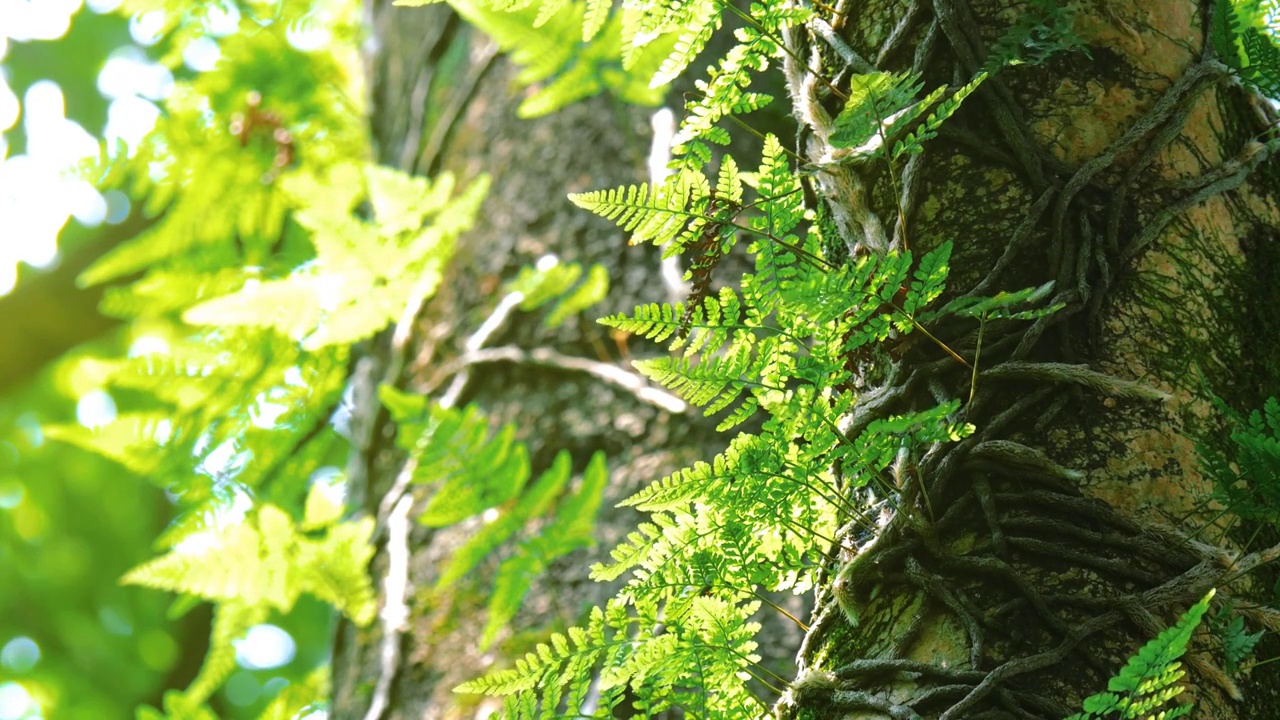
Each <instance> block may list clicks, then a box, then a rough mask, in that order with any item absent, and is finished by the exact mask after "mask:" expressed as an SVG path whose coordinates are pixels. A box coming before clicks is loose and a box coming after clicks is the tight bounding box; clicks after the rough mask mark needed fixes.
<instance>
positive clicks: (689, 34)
mask: <svg viewBox="0 0 1280 720" xmlns="http://www.w3.org/2000/svg"><path fill="white" fill-rule="evenodd" d="M682 14H683V15H684V17H685V21H684V22H683V23H681V27H680V29H679V31H678V33H677V35H676V43H675V47H673V48H672V50H671V54H670V55H668V56H667V58H666V59H665V60H663V61H662V65H661V67H659V68H658V72H657V73H656V74H655V75H654V76H653V79H652V80H650V81H649V87H660V86H662V85H666V84H668V83H670V82H671V81H673V80H675V79H676V78H678V77H680V76H681V75H682V74H684V71H685V69H686V68H688V67H689V64H690V63H692V62H693V59H694V58H696V57H697V56H698V54H699V53H701V52H702V50H703V49H704V48H705V47H706V46H707V41H708V40H710V39H711V35H712V34H713V33H715V31H716V30H719V29H720V8H719V7H718V6H717V4H716V0H694V1H693V2H690V3H689V4H688V8H687V9H685V10H684V11H683V13H682Z"/></svg>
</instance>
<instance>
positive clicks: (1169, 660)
mask: <svg viewBox="0 0 1280 720" xmlns="http://www.w3.org/2000/svg"><path fill="white" fill-rule="evenodd" d="M1211 598H1213V591H1212V590H1210V591H1209V593H1208V594H1207V595H1205V596H1204V597H1203V598H1202V599H1201V600H1200V602H1198V603H1196V604H1195V605H1192V606H1191V608H1190V609H1189V610H1187V611H1186V612H1185V613H1183V614H1182V616H1181V617H1180V618H1178V622H1176V623H1174V624H1173V626H1172V627H1169V628H1167V629H1166V630H1164V631H1163V632H1161V633H1160V634H1159V635H1158V636H1156V637H1155V638H1153V639H1152V640H1151V641H1150V642H1148V643H1147V644H1146V645H1143V646H1142V649H1141V650H1139V651H1138V653H1137V654H1136V655H1134V656H1133V657H1131V658H1129V662H1128V663H1127V664H1126V665H1125V666H1124V668H1122V669H1121V670H1120V672H1119V674H1117V675H1116V676H1115V677H1113V678H1111V680H1110V681H1109V682H1108V683H1107V692H1102V693H1098V694H1096V695H1090V696H1089V697H1087V698H1085V700H1084V703H1083V704H1082V705H1081V708H1082V709H1083V711H1084V712H1081V713H1076V714H1075V715H1072V716H1071V717H1069V718H1067V720H1093V719H1094V718H1105V717H1119V718H1144V719H1145V718H1156V717H1158V718H1161V719H1162V720H1168V719H1169V718H1177V717H1183V716H1185V715H1187V714H1188V713H1190V712H1191V709H1192V705H1190V704H1183V705H1177V706H1175V707H1172V708H1168V709H1162V708H1167V706H1168V703H1169V702H1170V701H1172V700H1173V699H1174V698H1176V697H1177V696H1178V695H1180V694H1181V693H1182V686H1181V685H1179V684H1178V681H1179V680H1181V679H1182V677H1183V676H1184V675H1185V674H1186V673H1185V671H1183V670H1182V669H1181V666H1182V664H1181V663H1180V662H1178V659H1179V658H1181V657H1182V656H1183V654H1184V653H1186V651H1187V644H1188V643H1189V642H1190V641H1191V634H1192V633H1194V632H1195V630H1196V628H1197V627H1199V625H1200V620H1201V618H1203V617H1204V614H1205V612H1206V611H1207V610H1208V609H1209V600H1210V599H1211Z"/></svg>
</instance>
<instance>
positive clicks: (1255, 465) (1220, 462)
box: [1197, 397, 1280, 527]
mask: <svg viewBox="0 0 1280 720" xmlns="http://www.w3.org/2000/svg"><path fill="white" fill-rule="evenodd" d="M1215 405H1216V407H1217V408H1218V410H1219V412H1221V413H1222V415H1223V417H1225V418H1226V419H1227V421H1228V422H1229V423H1230V424H1231V426H1232V432H1231V436H1230V439H1231V442H1232V444H1233V445H1234V447H1233V448H1231V450H1232V452H1231V453H1230V454H1229V455H1228V454H1227V453H1224V452H1222V451H1219V450H1216V449H1215V448H1214V447H1212V446H1211V445H1209V444H1207V443H1201V444H1200V445H1199V446H1198V447H1197V451H1198V454H1199V456H1200V462H1201V466H1202V467H1203V468H1204V470H1205V474H1206V475H1208V476H1209V477H1210V478H1211V479H1212V480H1213V482H1214V494H1215V495H1216V496H1217V497H1218V499H1219V500H1221V501H1222V502H1223V503H1225V504H1226V505H1227V507H1230V508H1231V509H1232V511H1233V512H1235V513H1236V514H1237V515H1239V516H1240V517H1241V518H1242V519H1245V520H1248V521H1252V522H1257V523H1261V524H1263V525H1265V526H1269V527H1275V526H1276V525H1277V524H1280V510H1277V508H1280V399H1277V398H1274V397H1272V398H1268V399H1267V401H1266V403H1265V404H1264V405H1263V408H1262V410H1261V411H1258V410H1254V411H1253V412H1251V413H1250V414H1249V416H1248V417H1247V418H1244V417H1241V416H1240V415H1238V414H1237V413H1235V412H1234V411H1233V410H1232V409H1231V408H1230V407H1228V406H1227V405H1226V403H1224V402H1222V401H1221V400H1220V399H1217V398H1215Z"/></svg>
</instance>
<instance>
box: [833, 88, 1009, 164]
mask: <svg viewBox="0 0 1280 720" xmlns="http://www.w3.org/2000/svg"><path fill="white" fill-rule="evenodd" d="M986 77H987V74H986V73H985V72H981V73H979V74H978V75H977V77H975V78H974V79H973V80H972V81H971V82H969V83H968V84H966V85H964V86H962V87H960V88H959V89H957V90H956V91H955V92H953V93H951V95H949V96H948V95H947V93H946V90H947V89H946V88H945V87H940V88H938V89H936V90H934V91H933V92H931V93H929V94H928V95H927V96H925V97H924V98H923V99H920V100H917V99H916V96H917V94H918V93H919V92H920V89H921V81H920V76H919V75H916V74H912V73H885V72H874V73H867V74H864V75H855V76H854V77H853V79H852V80H851V81H850V90H849V97H848V100H847V101H846V102H845V106H844V109H843V110H841V111H840V114H839V115H838V116H836V124H835V130H834V131H833V132H832V133H831V144H832V145H833V146H834V147H837V148H844V149H846V150H847V156H848V157H851V158H859V157H879V158H883V159H885V160H886V161H889V162H892V161H895V160H898V159H899V158H901V157H902V156H904V155H910V154H915V153H918V152H920V151H922V150H923V149H924V147H923V143H924V142H925V141H927V140H929V139H931V138H933V137H934V136H935V135H936V134H937V129H938V127H939V126H941V125H942V123H943V122H944V121H945V120H946V119H947V118H949V117H951V116H952V115H954V114H955V112H956V111H957V110H959V109H960V104H961V103H963V102H964V99H965V98H967V97H968V96H969V95H971V94H972V93H973V92H974V91H975V90H977V89H978V86H979V85H981V84H982V81H983V80H985V79H986ZM925 113H929V114H928V116H925ZM921 118H923V120H921Z"/></svg>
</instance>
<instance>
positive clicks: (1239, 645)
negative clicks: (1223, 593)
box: [1210, 606, 1265, 675]
mask: <svg viewBox="0 0 1280 720" xmlns="http://www.w3.org/2000/svg"><path fill="white" fill-rule="evenodd" d="M1233 610H1234V608H1232V607H1229V606H1226V607H1223V608H1222V610H1221V611H1220V612H1219V613H1218V614H1217V615H1214V616H1213V617H1212V618H1211V623H1210V628H1211V629H1212V631H1213V634H1214V635H1215V636H1216V637H1217V638H1218V640H1219V642H1221V643H1222V655H1223V659H1224V662H1223V666H1222V667H1223V670H1225V671H1226V672H1227V673H1228V674H1230V675H1234V674H1235V673H1237V672H1239V670H1240V665H1241V663H1243V662H1244V661H1245V660H1247V659H1248V658H1250V657H1252V656H1253V649H1254V648H1255V647H1256V646H1257V645H1258V642H1259V641H1260V640H1262V636H1263V635H1264V634H1265V631H1263V630H1259V631H1257V632H1254V633H1250V632H1245V628H1244V616H1243V615H1240V614H1238V613H1236V612H1233Z"/></svg>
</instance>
